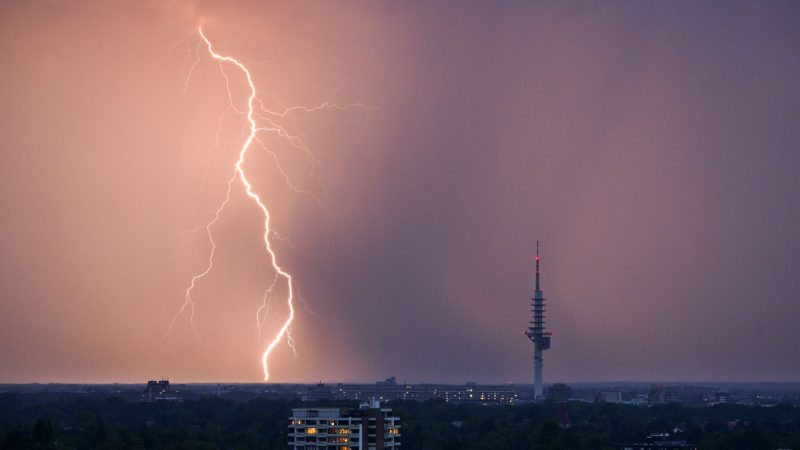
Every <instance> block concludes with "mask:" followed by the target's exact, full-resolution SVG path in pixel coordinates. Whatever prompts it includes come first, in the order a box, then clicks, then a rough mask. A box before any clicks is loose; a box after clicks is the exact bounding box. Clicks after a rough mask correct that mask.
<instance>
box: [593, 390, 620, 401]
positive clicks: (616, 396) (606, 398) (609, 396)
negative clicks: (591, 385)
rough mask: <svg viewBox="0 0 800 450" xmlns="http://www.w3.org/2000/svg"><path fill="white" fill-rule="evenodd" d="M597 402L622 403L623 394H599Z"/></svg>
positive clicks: (606, 392) (613, 392)
mask: <svg viewBox="0 0 800 450" xmlns="http://www.w3.org/2000/svg"><path fill="white" fill-rule="evenodd" d="M597 401H598V402H605V403H622V392H620V391H603V392H601V393H599V394H597Z"/></svg>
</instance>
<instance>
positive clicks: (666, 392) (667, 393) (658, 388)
mask: <svg viewBox="0 0 800 450" xmlns="http://www.w3.org/2000/svg"><path fill="white" fill-rule="evenodd" d="M647 400H648V402H649V403H650V404H651V405H654V404H658V403H675V402H677V401H678V393H677V391H676V390H675V388H673V387H670V386H666V385H663V384H653V385H651V386H650V395H649V396H648V399H647Z"/></svg>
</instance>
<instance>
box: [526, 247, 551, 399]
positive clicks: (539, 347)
mask: <svg viewBox="0 0 800 450" xmlns="http://www.w3.org/2000/svg"><path fill="white" fill-rule="evenodd" d="M539 260H540V257H539V241H536V289H535V290H534V291H533V298H532V299H531V321H530V322H529V324H528V329H527V331H525V336H528V339H530V340H531V341H532V342H533V391H534V396H535V398H543V397H544V395H543V392H542V352H543V351H544V350H547V349H549V348H550V333H548V332H546V331H545V326H544V324H545V320H544V319H545V317H546V316H545V314H544V312H545V309H544V294H543V292H542V285H541V276H540V275H539Z"/></svg>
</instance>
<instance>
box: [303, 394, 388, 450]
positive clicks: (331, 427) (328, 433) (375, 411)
mask: <svg viewBox="0 0 800 450" xmlns="http://www.w3.org/2000/svg"><path fill="white" fill-rule="evenodd" d="M391 412H392V410H391V409H390V408H381V407H380V402H378V401H371V402H367V403H362V404H361V406H360V407H359V409H346V408H295V409H292V417H291V418H289V449H291V450H312V449H313V450H322V449H326V450H328V449H336V450H384V449H399V448H400V418H399V417H393V416H392V415H391Z"/></svg>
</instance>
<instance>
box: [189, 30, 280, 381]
mask: <svg viewBox="0 0 800 450" xmlns="http://www.w3.org/2000/svg"><path fill="white" fill-rule="evenodd" d="M197 32H198V34H199V35H200V38H201V39H202V40H203V42H204V43H205V45H206V48H207V49H208V53H209V54H210V55H211V57H212V58H214V59H215V60H217V61H219V62H220V64H222V63H229V64H233V65H234V66H235V67H236V68H237V69H239V70H241V71H242V73H243V74H244V76H245V79H246V80H247V86H248V88H249V90H250V95H248V97H247V122H248V124H249V125H250V130H249V133H248V134H247V138H246V139H245V141H244V144H243V145H242V148H241V150H240V151H239V159H238V160H237V161H236V174H237V175H238V178H239V181H241V182H242V185H244V189H245V193H246V194H247V196H248V197H250V199H251V200H253V202H254V203H255V204H256V205H257V206H258V208H259V209H260V210H261V214H262V215H263V216H264V245H265V248H266V250H267V253H268V255H269V260H270V262H271V263H272V269H273V270H274V271H275V273H276V274H277V275H276V279H277V278H281V279H283V281H285V282H286V289H287V294H286V305H287V306H288V308H289V315H288V317H287V318H286V320H285V321H284V322H283V324H282V325H281V327H280V328H279V329H278V332H277V333H275V336H274V337H273V338H272V340H271V341H269V343H268V344H267V348H266V349H265V350H264V353H263V354H262V355H261V367H262V369H263V371H264V381H269V356H270V354H271V353H272V351H273V350H274V349H275V347H277V345H278V343H280V342H281V341H282V340H283V339H284V337H285V336H286V335H287V333H288V330H289V327H290V326H291V324H292V321H293V320H294V301H293V300H294V283H293V280H292V275H291V274H290V273H289V272H287V271H286V270H284V269H283V267H281V266H280V264H278V257H277V255H276V254H275V251H274V250H273V249H272V243H271V241H270V234H271V232H270V214H269V209H267V206H266V205H265V204H264V202H263V201H262V200H261V196H259V195H258V193H257V192H255V191H254V190H253V185H252V184H251V183H250V180H249V179H248V178H247V174H246V173H245V171H244V167H243V165H244V161H245V158H246V156H247V151H248V150H249V149H250V146H251V145H252V143H253V141H255V140H256V135H257V134H258V124H257V123H256V119H255V101H256V86H255V84H254V83H253V76H252V75H251V74H250V71H249V70H248V69H247V67H246V66H245V65H244V64H242V63H241V62H239V61H238V60H237V59H236V58H233V57H231V56H223V55H220V54H219V53H217V52H216V51H214V47H213V46H212V45H211V41H210V40H209V39H208V37H206V35H205V33H204V32H203V27H202V25H201V26H198V28H197ZM220 69H222V67H220ZM224 73H225V72H224V71H223V74H224ZM225 83H226V84H228V77H227V76H225ZM228 92H230V91H228ZM228 186H229V187H230V183H229V184H228ZM229 192H230V190H229ZM228 198H229V197H227V198H226V200H225V202H223V204H222V205H221V206H220V208H219V209H218V210H217V215H216V216H215V218H214V221H212V223H213V222H215V221H216V220H217V219H218V218H219V213H220V212H221V210H222V209H223V208H224V206H225V203H227V200H228ZM210 225H211V223H210V224H209V226H208V227H206V230H207V231H209V235H210ZM213 249H214V247H212V252H211V253H212V255H211V257H209V261H210V263H209V265H208V267H207V268H206V271H204V272H202V273H201V274H199V275H195V277H194V278H192V282H191V285H190V287H189V291H190V290H191V289H192V287H193V286H194V283H195V281H196V280H197V279H198V278H202V277H203V276H205V275H206V274H207V273H208V271H210V270H211V267H212V266H213V261H212V259H213ZM187 298H190V297H188V292H187ZM289 342H291V341H289Z"/></svg>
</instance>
